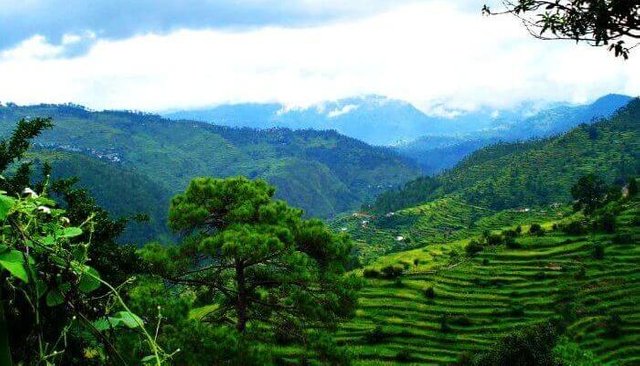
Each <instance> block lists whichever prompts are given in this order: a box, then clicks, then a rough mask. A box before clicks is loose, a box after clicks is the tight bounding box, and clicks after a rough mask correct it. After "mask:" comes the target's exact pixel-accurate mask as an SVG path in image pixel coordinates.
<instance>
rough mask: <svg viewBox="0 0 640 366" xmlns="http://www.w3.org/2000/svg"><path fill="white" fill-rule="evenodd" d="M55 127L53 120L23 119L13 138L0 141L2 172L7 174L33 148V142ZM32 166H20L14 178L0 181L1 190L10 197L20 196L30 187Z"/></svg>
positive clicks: (0, 165) (22, 164)
mask: <svg viewBox="0 0 640 366" xmlns="http://www.w3.org/2000/svg"><path fill="white" fill-rule="evenodd" d="M52 127H53V121H52V120H51V118H33V119H24V118H23V119H21V120H20V121H19V122H18V124H17V126H16V128H15V129H14V130H13V133H12V134H11V137H9V138H8V139H4V140H2V141H0V172H3V174H6V170H7V168H8V167H9V166H10V165H11V164H12V163H15V162H17V161H19V160H20V159H22V157H23V156H24V154H25V153H26V152H27V150H29V147H31V140H33V139H34V138H36V137H37V136H39V135H40V134H41V133H42V131H44V130H47V129H50V128H52ZM30 176H31V164H30V163H28V162H23V163H21V164H20V166H19V167H18V169H17V170H16V172H15V173H14V174H13V176H12V177H4V179H0V189H1V190H3V191H6V192H8V193H9V194H10V195H14V194H19V193H21V192H22V190H23V189H24V188H26V187H27V186H28V185H29V179H30Z"/></svg>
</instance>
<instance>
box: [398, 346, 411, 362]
mask: <svg viewBox="0 0 640 366" xmlns="http://www.w3.org/2000/svg"><path fill="white" fill-rule="evenodd" d="M395 360H396V361H398V362H411V361H412V360H413V357H412V356H411V352H409V351H407V350H406V349H403V350H401V351H399V352H398V353H396V357H395Z"/></svg>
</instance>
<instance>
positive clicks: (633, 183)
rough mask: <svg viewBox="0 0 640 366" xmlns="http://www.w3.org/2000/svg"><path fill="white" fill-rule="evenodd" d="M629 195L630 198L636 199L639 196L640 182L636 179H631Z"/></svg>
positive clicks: (628, 186) (628, 189)
mask: <svg viewBox="0 0 640 366" xmlns="http://www.w3.org/2000/svg"><path fill="white" fill-rule="evenodd" d="M627 193H628V195H629V197H634V196H635V195H637V194H638V181H637V180H636V178H629V183H628V185H627Z"/></svg>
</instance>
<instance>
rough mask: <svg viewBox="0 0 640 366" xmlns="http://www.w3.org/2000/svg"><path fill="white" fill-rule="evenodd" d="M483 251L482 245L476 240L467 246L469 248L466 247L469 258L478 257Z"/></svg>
mask: <svg viewBox="0 0 640 366" xmlns="http://www.w3.org/2000/svg"><path fill="white" fill-rule="evenodd" d="M483 249H484V248H483V246H482V244H480V243H478V241H476V240H471V241H470V242H469V244H467V246H466V247H464V250H465V252H467V255H469V256H473V255H476V254H478V253H480V252H481V251H482V250H483Z"/></svg>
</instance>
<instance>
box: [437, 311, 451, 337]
mask: <svg viewBox="0 0 640 366" xmlns="http://www.w3.org/2000/svg"><path fill="white" fill-rule="evenodd" d="M440 331H441V332H442V333H449V332H451V326H449V317H448V316H446V315H443V316H441V317H440Z"/></svg>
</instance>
